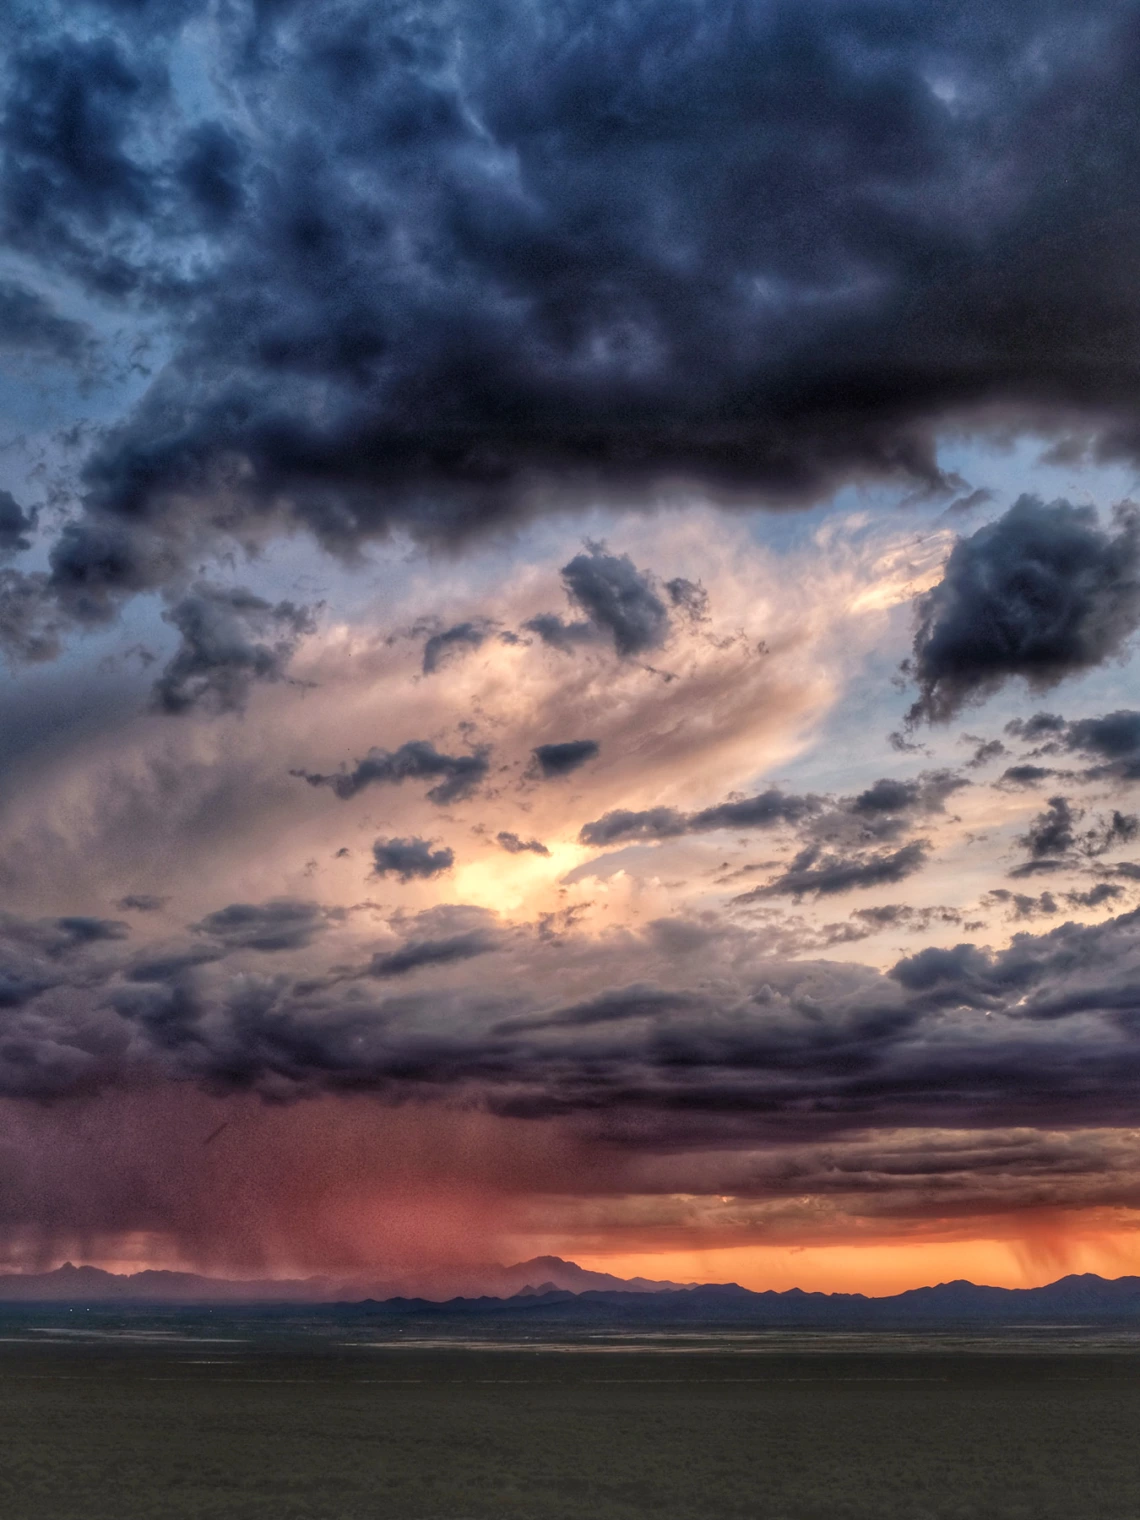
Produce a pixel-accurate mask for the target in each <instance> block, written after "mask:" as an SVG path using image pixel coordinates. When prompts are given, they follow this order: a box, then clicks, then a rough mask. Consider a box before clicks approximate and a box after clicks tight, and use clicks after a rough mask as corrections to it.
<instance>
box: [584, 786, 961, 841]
mask: <svg viewBox="0 0 1140 1520" xmlns="http://www.w3.org/2000/svg"><path fill="white" fill-rule="evenodd" d="M967 785H969V783H968V782H966V781H964V780H962V778H961V777H960V776H957V775H955V774H954V772H953V771H949V770H938V771H924V772H923V773H922V774H921V775H920V776H918V777H916V778H915V779H914V780H911V781H897V780H894V779H893V778H889V777H884V778H882V779H880V780H879V781H876V782H875V783H874V784H873V785H872V786H869V787H868V788H867V789H866V790H865V791H863V792H860V793H859V794H858V795H857V796H854V797H844V798H840V799H838V801H835V800H830V801H829V800H828V799H826V798H823V797H817V796H815V795H813V794H811V793H808V794H807V795H805V796H797V795H795V794H794V793H788V792H781V791H780V790H779V788H778V787H769V788H768V790H767V791H764V792H759V793H757V795H756V796H754V797H740V798H736V799H733V800H731V801H728V802H720V803H717V804H715V805H714V806H712V807H707V808H701V809H700V810H699V811H697V812H695V813H682V812H680V811H679V810H678V809H677V808H671V807H655V808H645V809H642V810H641V811H632V810H630V809H628V808H615V809H614V810H613V811H612V812H609V813H605V814H603V815H602V817H601V818H596V819H594V820H593V821H592V822H590V823H586V824H583V826H582V828H581V830H580V832H579V836H578V837H579V839H580V841H581V842H582V844H588V845H613V844H626V843H629V842H631V841H643V840H644V841H648V840H655V839H676V838H679V837H680V836H681V835H683V834H705V833H710V832H712V831H713V830H715V829H768V828H775V827H776V826H777V825H779V824H793V825H797V826H799V827H801V828H802V829H803V831H804V833H806V834H808V835H811V836H812V837H813V845H812V847H813V848H815V847H817V846H818V844H820V843H828V844H831V845H837V844H841V845H846V846H849V847H857V846H860V845H866V844H870V843H874V842H884V841H886V840H892V839H897V838H898V837H899V835H900V834H903V833H904V832H906V831H907V830H908V829H909V828H910V827H911V826H912V824H913V822H914V820H915V818H916V817H920V816H923V815H928V814H931V813H941V812H943V811H944V809H945V804H946V800H947V798H948V797H950V796H952V795H953V793H954V792H956V791H959V790H960V789H961V788H962V787H964V786H967Z"/></svg>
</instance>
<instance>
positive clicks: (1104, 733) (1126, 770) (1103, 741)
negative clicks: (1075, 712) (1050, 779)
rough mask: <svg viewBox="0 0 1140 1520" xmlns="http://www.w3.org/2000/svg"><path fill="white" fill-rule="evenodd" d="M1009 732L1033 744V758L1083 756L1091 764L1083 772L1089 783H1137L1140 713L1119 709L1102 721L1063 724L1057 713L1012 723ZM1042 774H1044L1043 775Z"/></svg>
mask: <svg viewBox="0 0 1140 1520" xmlns="http://www.w3.org/2000/svg"><path fill="white" fill-rule="evenodd" d="M1008 730H1009V732H1011V733H1013V734H1014V735H1015V736H1016V737H1017V738H1019V739H1025V740H1028V741H1030V742H1033V743H1035V744H1036V746H1037V747H1036V749H1035V750H1034V751H1033V753H1034V754H1035V755H1056V754H1062V753H1068V754H1078V755H1084V756H1085V757H1086V758H1087V759H1089V760H1091V761H1092V762H1093V763H1092V764H1091V765H1090V766H1089V767H1088V768H1087V769H1086V770H1085V771H1084V772H1083V776H1084V778H1085V779H1086V780H1089V781H1103V780H1108V779H1113V780H1117V781H1122V782H1132V781H1137V780H1140V712H1136V711H1134V710H1133V709H1131V708H1127V707H1122V708H1118V709H1117V710H1116V711H1115V712H1110V713H1105V715H1104V716H1103V717H1101V718H1077V719H1074V720H1073V721H1072V722H1068V721H1066V720H1065V719H1064V718H1062V717H1059V716H1058V715H1057V714H1056V713H1037V714H1035V715H1034V716H1033V717H1032V718H1026V719H1021V720H1015V721H1014V722H1013V723H1011V724H1009V725H1008ZM1042 774H1043V775H1044V774H1047V773H1046V772H1044V771H1042Z"/></svg>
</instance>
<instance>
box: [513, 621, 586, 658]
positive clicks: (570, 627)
mask: <svg viewBox="0 0 1140 1520" xmlns="http://www.w3.org/2000/svg"><path fill="white" fill-rule="evenodd" d="M523 627H524V628H525V629H526V630H527V632H528V633H534V634H537V635H538V637H539V638H540V639H541V640H542V642H543V643H544V644H548V645H549V646H550V648H551V649H557V650H560V651H561V652H562V653H563V654H572V653H573V652H574V650H575V649H576V648H577V646H578V645H580V644H592V643H594V642H595V641H596V640H597V638H598V637H599V635H598V630H597V628H596V627H595V626H594V624H593V623H588V622H585V621H579V622H574V623H568V622H566V620H565V619H564V618H561V617H559V616H558V614H557V613H555V612H540V613H539V614H538V616H537V617H532V618H528V619H527V621H526V622H525V623H524V624H523Z"/></svg>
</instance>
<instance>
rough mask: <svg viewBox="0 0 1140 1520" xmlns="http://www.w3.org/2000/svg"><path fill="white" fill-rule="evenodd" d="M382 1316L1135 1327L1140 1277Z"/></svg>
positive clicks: (592, 1294)
mask: <svg viewBox="0 0 1140 1520" xmlns="http://www.w3.org/2000/svg"><path fill="white" fill-rule="evenodd" d="M356 1307H358V1308H359V1309H360V1310H361V1311H362V1312H366V1313H369V1314H373V1315H376V1316H380V1317H392V1318H399V1317H409V1316H410V1317H414V1318H426V1319H431V1320H434V1321H439V1320H441V1319H444V1318H448V1317H455V1318H471V1317H476V1318H480V1319H487V1318H494V1319H497V1320H499V1321H500V1322H505V1321H509V1320H512V1319H513V1320H523V1319H525V1320H526V1321H527V1322H528V1323H530V1324H534V1323H536V1322H542V1323H544V1324H549V1325H558V1324H561V1325H565V1326H567V1327H569V1326H571V1325H585V1324H590V1323H595V1324H603V1323H604V1324H608V1325H630V1326H632V1325H643V1326H649V1325H653V1326H658V1327H662V1328H664V1327H667V1326H671V1325H673V1326H676V1325H694V1324H701V1325H734V1326H742V1325H751V1326H756V1327H762V1326H770V1327H773V1328H777V1327H782V1328H800V1329H841V1328H842V1329H861V1328H867V1329H872V1328H876V1327H880V1328H881V1327H888V1326H891V1327H906V1326H919V1325H922V1326H934V1325H962V1324H971V1325H979V1324H992V1325H1001V1324H1014V1323H1018V1324H1030V1323H1033V1324H1047V1323H1051V1322H1055V1321H1057V1320H1058V1318H1060V1319H1063V1320H1065V1321H1068V1322H1074V1321H1079V1322H1081V1323H1088V1322H1090V1321H1104V1320H1138V1321H1140V1278H1137V1277H1120V1278H1116V1279H1114V1280H1110V1279H1106V1278H1103V1277H1097V1276H1096V1275H1095V1274H1093V1273H1091V1272H1090V1273H1085V1274H1083V1275H1080V1276H1071V1277H1063V1278H1061V1279H1060V1280H1059V1281H1058V1282H1055V1283H1049V1284H1048V1285H1047V1286H1045V1287H1042V1288H989V1287H982V1286H978V1285H977V1284H975V1283H970V1282H964V1281H959V1282H950V1283H940V1284H938V1286H937V1287H932V1288H913V1289H910V1290H908V1291H907V1292H905V1293H896V1294H893V1295H891V1296H889V1297H885V1298H868V1297H866V1296H865V1295H864V1294H861V1293H805V1292H803V1291H802V1290H801V1289H799V1288H791V1289H789V1290H788V1291H787V1292H785V1293H776V1292H771V1291H769V1292H764V1293H753V1292H751V1291H750V1290H749V1289H747V1288H742V1287H740V1286H739V1284H737V1283H713V1284H703V1285H700V1286H698V1287H692V1288H681V1289H676V1290H669V1291H665V1292H659V1293H628V1292H626V1293H615V1292H612V1291H604V1290H603V1291H598V1290H593V1289H591V1290H587V1291H586V1292H583V1293H568V1292H565V1291H554V1292H548V1293H528V1294H519V1295H518V1296H516V1297H515V1298H512V1299H501V1298H486V1297H484V1298H455V1299H450V1300H448V1301H447V1302H445V1303H433V1302H430V1301H429V1300H427V1299H422V1298H420V1299H417V1298H394V1299H388V1300H385V1301H382V1302H377V1301H371V1302H368V1303H366V1304H361V1305H358V1306H356Z"/></svg>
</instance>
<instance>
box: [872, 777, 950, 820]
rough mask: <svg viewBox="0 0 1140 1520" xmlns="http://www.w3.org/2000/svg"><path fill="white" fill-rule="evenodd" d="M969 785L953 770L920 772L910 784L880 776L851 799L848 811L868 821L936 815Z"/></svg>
mask: <svg viewBox="0 0 1140 1520" xmlns="http://www.w3.org/2000/svg"><path fill="white" fill-rule="evenodd" d="M969 784H970V783H969V782H968V781H964V780H963V779H962V778H961V777H960V776H956V775H955V774H954V773H953V771H945V770H943V771H924V772H923V773H922V775H921V776H919V777H917V778H916V779H915V780H913V781H896V780H895V779H893V778H891V777H882V778H881V779H880V780H878V781H876V782H874V783H873V784H872V785H871V786H869V787H868V788H867V789H866V791H863V792H860V793H859V794H858V796H856V797H854V798H853V799H852V800H851V802H850V803H849V804H848V811H850V812H851V813H853V814H855V816H856V817H872V818H874V817H878V816H880V815H883V814H905V813H940V812H942V811H943V810H944V808H945V805H946V799H947V798H948V797H950V796H952V795H953V793H954V792H958V791H961V790H962V788H963V787H965V786H969Z"/></svg>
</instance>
